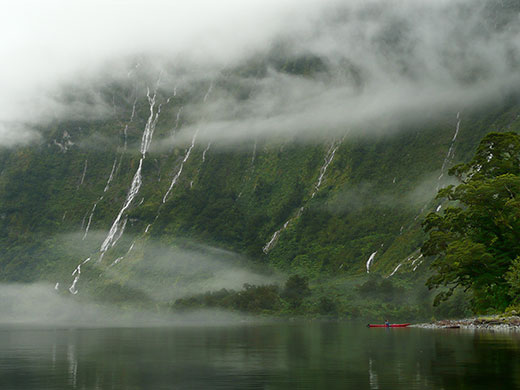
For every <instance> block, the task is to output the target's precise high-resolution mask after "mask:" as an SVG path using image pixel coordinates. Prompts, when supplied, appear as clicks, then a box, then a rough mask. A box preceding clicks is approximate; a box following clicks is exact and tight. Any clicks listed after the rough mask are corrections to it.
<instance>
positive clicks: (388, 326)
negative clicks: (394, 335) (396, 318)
mask: <svg viewBox="0 0 520 390" xmlns="http://www.w3.org/2000/svg"><path fill="white" fill-rule="evenodd" d="M385 326H386V327H387V328H390V322H389V321H388V320H385Z"/></svg>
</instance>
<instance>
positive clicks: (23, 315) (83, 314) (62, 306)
mask: <svg viewBox="0 0 520 390" xmlns="http://www.w3.org/2000/svg"><path fill="white" fill-rule="evenodd" d="M53 287H54V286H52V285H51V284H45V283H37V284H14V283H13V284H0V296H1V297H2V300H1V301H0V327H1V326H13V325H15V326H37V327H41V326H43V327H48V326H52V327H140V326H147V327H149V326H204V325H206V326H215V325H217V326H218V325H230V324H234V323H240V322H244V321H253V320H254V321H259V319H258V318H255V319H253V318H252V317H248V316H246V315H241V314H238V313H233V312H225V311H219V310H198V311H192V312H189V313H187V312H184V313H182V314H180V313H171V312H170V313H168V312H166V311H164V310H163V311H162V312H161V311H159V310H157V309H156V308H154V307H150V308H149V309H148V310H144V309H137V308H128V307H127V308H125V309H124V310H123V309H122V308H120V307H117V306H112V305H109V304H100V303H94V302H91V301H88V300H86V299H82V300H78V299H73V298H72V297H71V296H70V295H69V296H67V295H60V294H58V293H57V292H56V291H55V290H54V288H53Z"/></svg>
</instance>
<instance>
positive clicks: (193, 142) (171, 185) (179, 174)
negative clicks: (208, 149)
mask: <svg viewBox="0 0 520 390" xmlns="http://www.w3.org/2000/svg"><path fill="white" fill-rule="evenodd" d="M198 132H199V130H198V129H197V131H195V133H194V134H193V138H192V139H191V145H190V147H189V148H188V150H187V151H186V154H185V155H184V159H183V160H182V162H181V166H180V168H179V170H178V171H177V173H176V174H175V176H174V177H173V179H172V182H171V183H170V187H169V188H168V191H166V193H165V194H164V196H163V200H162V202H163V204H164V203H166V198H168V195H170V192H171V190H172V188H173V186H174V185H175V184H176V183H177V180H179V177H180V176H181V173H182V169H183V168H184V164H185V163H186V161H188V158H190V154H191V151H192V149H193V147H194V146H195V140H196V139H197V134H198Z"/></svg>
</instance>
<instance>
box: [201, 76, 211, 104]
mask: <svg viewBox="0 0 520 390" xmlns="http://www.w3.org/2000/svg"><path fill="white" fill-rule="evenodd" d="M212 89H213V81H212V82H211V83H210V84H209V88H208V92H206V94H205V95H204V99H202V101H203V102H204V103H206V100H208V96H209V94H210V93H211V90H212Z"/></svg>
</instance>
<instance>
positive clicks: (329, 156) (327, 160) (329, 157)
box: [311, 142, 339, 198]
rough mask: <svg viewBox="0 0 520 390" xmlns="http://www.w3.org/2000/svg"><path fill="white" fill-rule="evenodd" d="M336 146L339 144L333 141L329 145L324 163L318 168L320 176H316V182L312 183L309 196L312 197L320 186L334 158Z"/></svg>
mask: <svg viewBox="0 0 520 390" xmlns="http://www.w3.org/2000/svg"><path fill="white" fill-rule="evenodd" d="M338 148H339V144H335V143H334V142H333V143H332V145H330V148H329V150H328V152H327V155H326V156H325V163H324V164H323V166H322V167H321V168H320V176H319V177H318V182H317V183H316V184H315V185H314V191H313V193H312V195H311V198H314V196H315V195H316V194H317V193H318V191H319V189H320V187H321V183H322V181H323V177H324V176H325V173H326V172H327V168H328V167H329V165H330V163H331V162H332V160H333V159H334V156H335V154H336V151H337V150H338Z"/></svg>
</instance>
